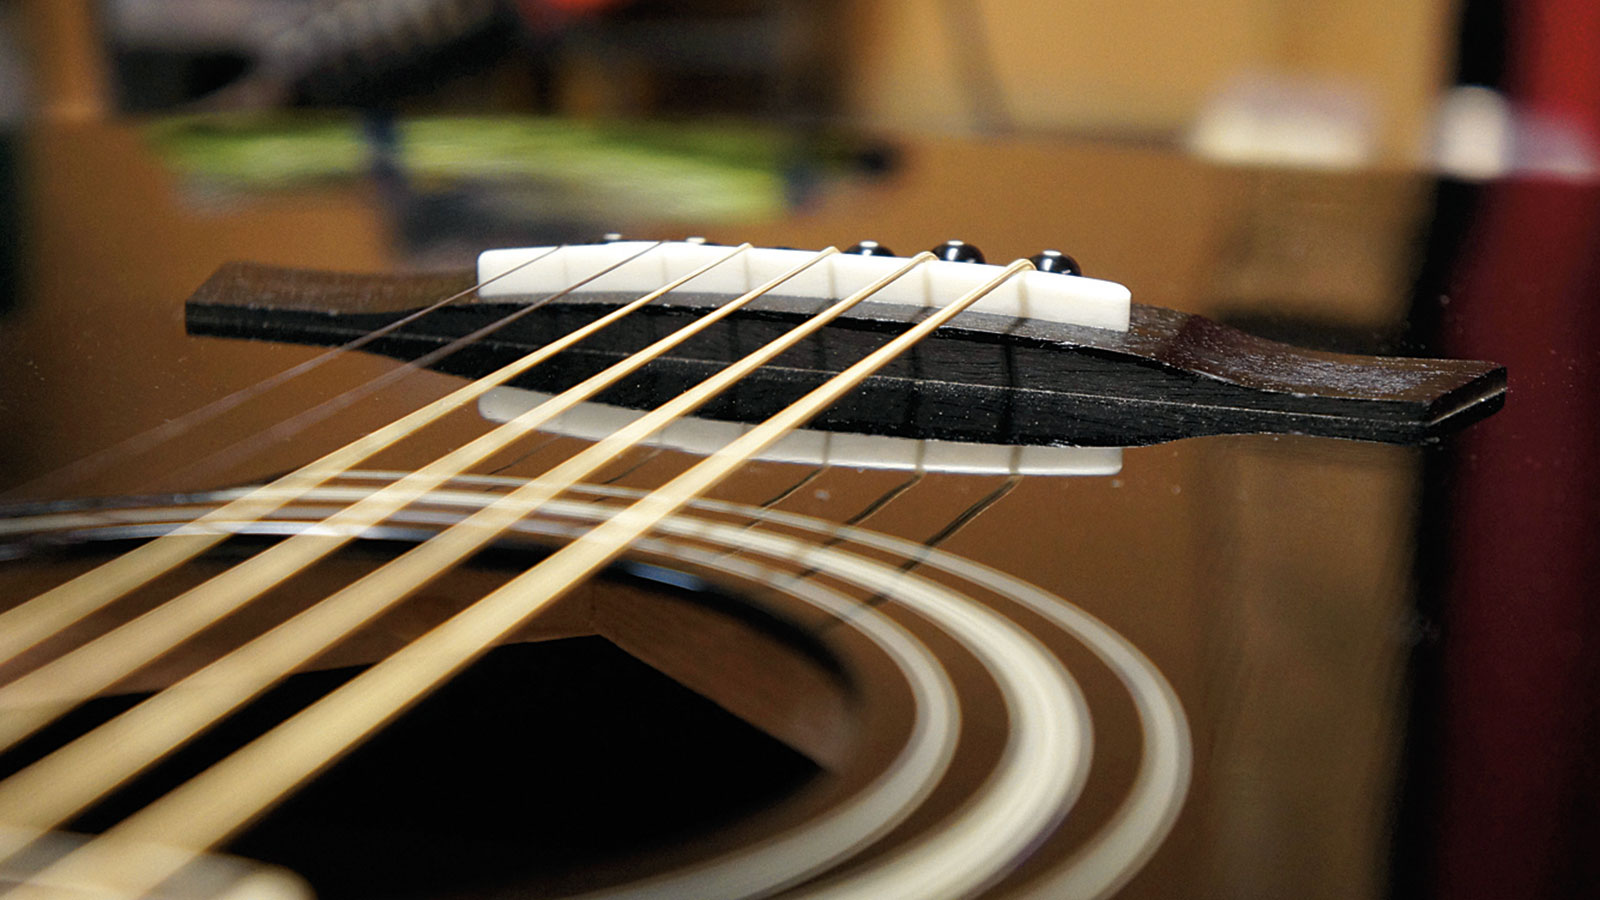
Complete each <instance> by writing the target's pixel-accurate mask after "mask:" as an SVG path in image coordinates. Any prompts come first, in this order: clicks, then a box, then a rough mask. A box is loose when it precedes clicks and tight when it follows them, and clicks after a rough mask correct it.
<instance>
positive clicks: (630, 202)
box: [144, 115, 788, 221]
mask: <svg viewBox="0 0 1600 900" xmlns="http://www.w3.org/2000/svg"><path fill="white" fill-rule="evenodd" d="M144 131H145V135H146V137H147V139H148V140H149V141H150V143H151V145H152V146H153V147H154V148H155V149H156V151H157V153H158V154H159V155H160V156H161V158H162V159H163V160H164V161H165V162H166V163H167V165H169V166H170V167H172V168H173V169H174V170H175V171H177V172H178V173H179V174H180V175H181V176H183V177H185V178H188V179H191V180H194V181H198V182H202V183H204V184H205V185H206V186H209V187H216V188H219V189H224V190H227V189H232V190H239V191H270V190H283V189H295V188H305V187H308V186H312V185H315V184H319V183H329V182H338V181H346V180H350V179H355V178H360V177H363V176H365V175H366V174H367V172H368V171H369V167H370V164H371V163H370V161H371V158H372V149H371V148H370V147H369V146H368V144H367V143H366V141H365V140H364V139H363V133H362V128H361V123H360V121H359V119H357V118H356V117H354V116H341V117H329V116H317V117H310V118H308V117H303V116H302V117H291V116H283V115H274V116H265V117H264V116H248V117H242V116H222V117H219V116H204V117H197V116H185V117H178V118H168V119H160V120H156V121H153V122H151V123H149V124H147V125H146V126H145V129H144ZM399 132H400V159H399V161H400V163H401V166H402V167H403V171H404V174H405V177H406V179H407V180H408V181H409V182H410V183H411V184H412V186H413V187H414V188H415V189H417V190H430V189H435V188H458V187H462V186H466V185H475V184H481V185H485V186H489V185H505V184H516V183H526V182H533V183H536V184H538V185H541V186H543V187H548V188H550V189H551V190H550V191H549V192H548V193H552V194H556V195H558V196H562V197H564V198H568V199H570V200H572V201H574V202H581V203H582V204H583V206H584V207H585V209H586V211H588V212H589V213H591V214H598V215H601V216H616V217H623V218H640V217H643V216H647V217H648V218H651V219H692V220H695V221H750V220H752V219H761V218H769V217H772V216H775V215H778V214H779V213H780V212H781V211H782V208H783V202H784V183H783V173H782V171H781V165H782V159H783V158H784V153H785V151H786V150H787V148H788V144H787V140H786V138H785V137H784V136H783V135H782V134H781V133H779V132H777V131H775V130H770V129H762V128H759V127H755V126H747V125H737V124H713V125H701V124H693V125H680V124H669V123H617V124H597V123H587V122H575V121H571V120H564V119H556V118H533V117H430V118H408V119H403V120H402V121H401V122H400V125H399Z"/></svg>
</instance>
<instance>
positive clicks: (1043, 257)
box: [1028, 250, 1083, 275]
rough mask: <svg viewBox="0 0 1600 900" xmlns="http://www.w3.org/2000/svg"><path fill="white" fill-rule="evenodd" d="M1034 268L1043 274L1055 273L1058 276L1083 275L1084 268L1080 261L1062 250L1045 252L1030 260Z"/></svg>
mask: <svg viewBox="0 0 1600 900" xmlns="http://www.w3.org/2000/svg"><path fill="white" fill-rule="evenodd" d="M1028 262H1031V263H1033V267H1034V268H1035V269H1038V270H1039V271H1041V272H1053V273H1056V274H1058V275H1082V274H1083V266H1080V265H1078V261H1077V260H1075V259H1073V258H1072V257H1070V256H1068V255H1066V254H1065V253H1062V252H1061V251H1060V250H1044V251H1041V252H1040V253H1039V255H1037V256H1031V257H1029V258H1028Z"/></svg>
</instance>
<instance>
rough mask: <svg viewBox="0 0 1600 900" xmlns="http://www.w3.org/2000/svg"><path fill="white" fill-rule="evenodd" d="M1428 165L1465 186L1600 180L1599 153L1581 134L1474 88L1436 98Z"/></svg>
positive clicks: (1559, 121)
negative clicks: (1511, 179) (1509, 179)
mask: <svg viewBox="0 0 1600 900" xmlns="http://www.w3.org/2000/svg"><path fill="white" fill-rule="evenodd" d="M1431 162H1432V164H1433V167H1434V168H1435V170H1437V171H1438V172H1439V173H1441V174H1443V175H1449V176H1452V177H1455V178H1461V179H1465V180H1467V181H1487V180H1490V179H1494V178H1503V177H1506V176H1511V175H1520V176H1542V177H1550V178H1560V179H1566V180H1572V181H1587V180H1589V179H1592V178H1594V177H1596V175H1597V174H1600V152H1597V148H1596V147H1595V142H1594V139H1593V138H1592V137H1591V136H1590V135H1588V134H1586V133H1585V132H1584V130H1583V129H1581V128H1579V127H1577V126H1575V125H1573V124H1572V123H1570V122H1566V121H1564V120H1562V119H1559V118H1555V117H1553V116H1550V115H1547V114H1541V113H1537V112H1533V111H1530V110H1526V109H1518V108H1516V107H1515V106H1514V105H1513V104H1512V103H1511V101H1510V100H1509V99H1508V98H1506V96H1505V95H1504V94H1501V93H1500V92H1499V91H1495V90H1493V89H1490V88H1486V87H1480V86H1476V85H1459V86H1457V87H1453V88H1450V89H1449V90H1447V91H1445V93H1444V95H1443V96H1442V97H1441V98H1440V100H1439V105H1438V109H1437V112H1436V113H1435V117H1434V141H1433V158H1432V160H1431Z"/></svg>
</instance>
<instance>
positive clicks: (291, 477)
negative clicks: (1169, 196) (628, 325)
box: [0, 244, 750, 659]
mask: <svg viewBox="0 0 1600 900" xmlns="http://www.w3.org/2000/svg"><path fill="white" fill-rule="evenodd" d="M749 248H750V245H749V244H741V245H740V246H738V247H736V248H733V249H732V250H731V251H730V252H729V253H727V254H725V255H723V256H721V257H719V258H717V259H715V260H712V261H710V262H708V263H706V264H705V265H703V266H701V267H699V268H697V269H695V270H693V271H691V272H689V273H687V274H685V275H683V276H682V277H680V278H677V279H674V280H673V281H671V282H669V283H667V284H666V285H663V286H662V287H660V288H657V289H656V290H654V291H651V292H650V293H648V294H645V295H644V296H642V297H639V298H638V299H637V300H634V301H633V302H632V303H629V304H626V305H624V306H621V307H618V308H617V309H616V310H613V311H612V312H611V313H608V314H607V315H605V316H602V317H601V318H599V319H596V320H595V321H593V322H591V323H589V324H587V325H585V326H583V327H582V328H579V329H576V330H575V331H573V332H571V333H570V334H567V335H564V336H562V337H561V338H559V339H557V340H556V341H553V342H551V343H550V344H547V345H545V346H544V347H541V348H540V349H538V350H536V351H534V352H533V353H530V354H528V355H527V356H524V357H522V358H521V359H519V360H516V361H514V362H511V363H508V364H506V365H504V366H502V367H500V368H499V369H497V370H495V371H494V372H492V373H490V374H489V375H487V376H485V377H483V378H480V379H478V380H476V381H473V382H470V383H468V384H466V385H463V386H462V387H460V388H458V389H456V390H455V391H452V392H451V393H449V394H447V395H445V396H444V397H441V398H439V399H438V400H435V401H433V402H431V403H429V404H427V405H425V406H423V407H420V408H419V409H416V410H414V411H412V412H411V413H408V414H407V415H405V416H403V417H401V418H400V419H397V420H396V421H394V422H391V423H390V424H388V425H385V426H384V427H382V428H379V429H377V430H376V431H373V432H371V433H370V434H367V435H365V436H363V437H361V438H359V439H357V440H355V441H353V442H351V443H349V444H347V445H345V446H344V447H341V448H339V449H338V450H334V451H333V452H331V453H328V454H326V455H324V456H322V457H320V458H318V459H316V460H313V461H312V462H310V463H307V464H306V465H304V466H301V467H300V468H298V469H295V470H294V471H292V472H290V473H288V474H287V475H284V476H281V477H279V478H277V479H274V480H272V481H270V482H268V483H267V484H265V485H262V486H260V487H258V488H255V489H252V490H251V491H249V492H247V493H245V494H244V495H242V496H240V497H238V498H237V499H235V500H233V501H230V502H229V503H227V504H225V505H223V506H222V507H219V508H217V509H215V510H212V511H211V512H210V513H207V514H206V515H204V516H201V517H200V518H198V519H195V520H194V521H193V522H190V523H186V524H185V525H184V526H181V527H179V528H177V529H175V530H174V531H172V532H171V533H169V534H166V535H163V536H162V537H160V538H157V539H155V540H152V541H149V542H147V543H145V544H142V545H140V546H139V547H136V548H134V549H133V550H130V551H128V552H127V553H124V554H122V555H120V556H118V557H116V558H115V559H113V560H111V561H109V562H107V563H104V564H102V565H100V566H97V567H96V568H94V569H91V570H90V571H88V572H85V573H83V574H82V575H79V576H77V577H75V578H73V579H71V580H69V581H67V582H65V583H63V584H61V585H58V586H56V587H55V588H52V589H51V590H49V591H46V592H45V593H43V594H40V595H39V596H37V597H35V598H33V599H32V600H29V601H27V602H25V603H22V604H19V605H17V606H15V607H13V608H11V609H9V610H7V611H5V612H4V613H0V659H10V658H13V657H15V656H16V654H18V653H20V652H21V651H23V650H25V649H27V648H29V647H32V646H34V645H35V644H37V643H39V642H40V641H42V640H44V639H46V638H48V637H49V636H50V635H52V634H55V633H57V632H59V631H60V630H61V629H63V628H66V627H67V626H69V625H71V624H73V623H74V622H77V621H79V620H81V619H82V618H83V617H85V616H87V615H90V614H91V613H93V612H95V611H96V610H99V609H101V608H103V607H104V606H106V605H107V604H109V603H111V602H112V601H114V600H116V599H117V598H119V597H122V596H124V595H125V594H127V593H129V592H131V591H133V590H135V589H137V588H139V587H141V586H143V585H145V584H148V583H149V582H150V581H153V580H154V579H155V578H156V577H158V576H159V575H161V574H163V573H165V572H168V571H171V570H172V569H175V568H177V567H178V566H180V565H182V564H184V563H186V562H188V561H189V560H191V559H194V558H195V557H197V556H199V555H200V554H202V553H204V552H206V551H207V550H209V549H211V548H212V547H214V546H216V545H217V544H220V543H221V542H223V541H224V540H226V539H227V538H228V533H227V532H226V531H223V530H218V529H214V528H212V527H211V526H212V523H214V522H222V521H238V520H241V519H243V520H252V519H255V518H258V517H260V516H264V515H268V514H270V513H272V512H273V511H274V510H277V509H279V508H281V507H282V506H284V505H285V504H287V503H289V502H291V501H292V500H294V498H295V497H298V496H299V495H300V494H301V493H304V492H305V491H306V490H308V489H310V488H312V487H315V486H316V485H318V484H321V483H322V482H323V481H326V480H327V479H329V478H332V477H334V476H336V475H338V474H340V473H341V472H343V471H345V470H347V469H349V468H350V467H351V466H353V465H355V464H357V463H359V462H361V461H362V460H364V459H366V458H368V457H370V456H372V455H373V454H376V453H378V452H380V451H382V450H384V449H386V448H388V447H390V446H392V445H393V444H395V443H397V442H398V441H400V440H402V439H404V438H405V437H406V436H408V435H410V434H412V433H413V432H415V431H417V430H419V429H421V428H423V427H425V426H427V425H429V424H431V423H433V422H435V421H437V420H439V419H441V418H443V417H444V416H446V415H449V414H450V413H453V412H455V411H456V410H458V409H461V408H462V407H464V406H466V405H467V404H468V403H471V402H473V401H474V400H476V399H477V398H478V397H479V396H481V395H482V394H484V393H487V392H488V391H489V390H490V389H492V388H494V387H496V386H498V385H501V384H504V383H506V382H507V381H510V380H511V379H513V378H516V377H517V376H519V375H521V374H523V373H524V372H527V371H528V370H530V369H532V368H534V367H535V366H538V365H539V364H541V363H543V362H544V361H546V360H547V359H549V358H550V357H552V356H554V355H555V354H556V353H559V352H561V351H562V350H564V349H566V348H567V347H569V346H572V345H573V344H576V343H577V342H578V341H581V340H583V339H584V338H586V337H588V336H590V335H592V334H594V333H596V332H598V331H600V330H601V329H603V328H605V327H606V326H608V325H610V324H612V323H614V322H616V321H618V320H620V319H622V318H623V317H625V316H627V315H628V314H629V313H631V312H633V311H634V310H637V309H639V308H641V307H643V306H644V305H646V304H648V303H651V302H653V301H654V300H656V299H657V298H659V297H661V296H663V295H665V294H667V293H668V292H670V291H672V290H676V289H677V288H678V287H680V286H681V285H683V284H686V283H688V282H689V281H690V280H692V279H694V278H696V277H699V276H700V275H702V274H704V273H706V272H709V271H711V269H713V268H715V267H716V266H719V265H722V264H723V263H725V262H728V261H730V260H732V259H733V258H735V257H736V256H738V255H739V254H741V253H743V252H745V251H746V250H748V249H749Z"/></svg>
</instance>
